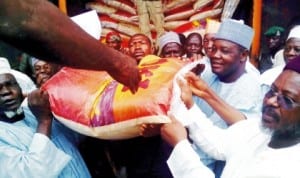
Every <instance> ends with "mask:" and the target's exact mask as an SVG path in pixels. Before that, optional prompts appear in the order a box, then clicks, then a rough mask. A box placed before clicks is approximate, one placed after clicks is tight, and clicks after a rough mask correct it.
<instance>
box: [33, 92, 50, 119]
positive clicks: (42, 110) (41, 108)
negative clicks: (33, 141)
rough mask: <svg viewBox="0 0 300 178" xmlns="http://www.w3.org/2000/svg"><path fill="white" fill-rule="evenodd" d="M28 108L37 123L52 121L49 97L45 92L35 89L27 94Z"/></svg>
mask: <svg viewBox="0 0 300 178" xmlns="http://www.w3.org/2000/svg"><path fill="white" fill-rule="evenodd" d="M28 106H29V109H30V110H31V112H32V113H33V114H34V116H35V117H36V118H37V120H38V122H39V123H40V122H43V121H48V120H52V113H51V109H50V103H49V96H48V93H47V92H46V91H42V90H40V89H36V90H34V91H32V92H31V93H29V94H28Z"/></svg>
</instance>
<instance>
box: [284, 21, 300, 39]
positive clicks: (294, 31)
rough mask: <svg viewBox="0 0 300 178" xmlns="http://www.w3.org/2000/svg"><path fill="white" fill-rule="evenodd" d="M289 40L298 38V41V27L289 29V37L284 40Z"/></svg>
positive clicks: (299, 26) (299, 33) (299, 30)
mask: <svg viewBox="0 0 300 178" xmlns="http://www.w3.org/2000/svg"><path fill="white" fill-rule="evenodd" d="M290 38H299V39H300V25H297V26H295V27H294V28H292V29H291V31H290V33H289V36H288V37H287V39H286V40H289V39H290Z"/></svg>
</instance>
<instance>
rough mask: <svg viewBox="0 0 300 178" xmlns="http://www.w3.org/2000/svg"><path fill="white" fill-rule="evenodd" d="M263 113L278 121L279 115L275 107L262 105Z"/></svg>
mask: <svg viewBox="0 0 300 178" xmlns="http://www.w3.org/2000/svg"><path fill="white" fill-rule="evenodd" d="M262 113H263V115H264V114H266V115H268V116H272V117H273V119H274V121H276V122H279V121H280V116H279V115H278V114H277V113H276V111H275V109H274V108H272V107H271V106H263V108H262Z"/></svg>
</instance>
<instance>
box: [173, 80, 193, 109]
mask: <svg viewBox="0 0 300 178" xmlns="http://www.w3.org/2000/svg"><path fill="white" fill-rule="evenodd" d="M177 83H178V86H179V88H180V90H181V95H180V98H181V100H182V101H183V103H184V104H185V106H186V107H187V108H188V109H190V108H191V107H192V106H193V105H194V101H193V96H192V90H191V88H190V87H189V86H188V83H187V82H185V81H184V80H182V79H179V78H178V79H177Z"/></svg>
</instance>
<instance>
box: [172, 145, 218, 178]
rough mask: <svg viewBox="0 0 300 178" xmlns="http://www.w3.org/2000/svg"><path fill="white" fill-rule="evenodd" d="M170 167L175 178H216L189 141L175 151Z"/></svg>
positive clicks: (175, 148) (177, 146) (178, 146)
mask: <svg viewBox="0 0 300 178" xmlns="http://www.w3.org/2000/svg"><path fill="white" fill-rule="evenodd" d="M167 163H168V166H169V168H170V170H171V173H172V175H173V176H174V178H191V177H193V178H194V177H195V178H196V177H205V178H214V177H215V176H214V174H213V172H212V171H211V170H210V169H209V168H208V167H206V166H205V165H204V164H203V163H202V162H201V160H200V157H199V156H198V154H197V153H196V152H195V151H194V149H193V148H192V147H191V145H190V143H189V142H188V141H187V140H183V141H181V142H179V143H178V144H177V145H176V146H175V147H174V149H173V151H172V153H171V155H170V157H169V159H168V161H167Z"/></svg>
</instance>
